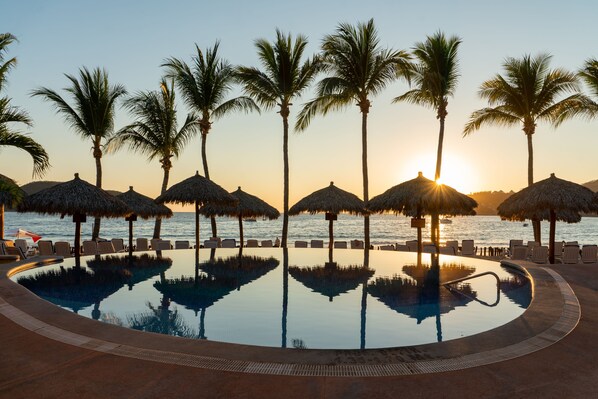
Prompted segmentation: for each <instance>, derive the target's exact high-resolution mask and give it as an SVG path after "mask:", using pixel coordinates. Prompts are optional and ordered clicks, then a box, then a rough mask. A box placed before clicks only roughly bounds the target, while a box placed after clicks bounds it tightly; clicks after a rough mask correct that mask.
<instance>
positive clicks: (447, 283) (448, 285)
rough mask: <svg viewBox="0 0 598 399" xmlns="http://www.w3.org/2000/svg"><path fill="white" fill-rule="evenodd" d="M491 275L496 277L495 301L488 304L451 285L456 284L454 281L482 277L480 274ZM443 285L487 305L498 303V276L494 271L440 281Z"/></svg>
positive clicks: (492, 305)
mask: <svg viewBox="0 0 598 399" xmlns="http://www.w3.org/2000/svg"><path fill="white" fill-rule="evenodd" d="M488 274H490V275H492V276H494V277H495V278H496V302H494V303H493V304H489V303H487V302H485V301H482V300H481V299H478V298H476V297H473V296H471V295H469V294H466V293H465V292H463V291H461V290H459V289H457V288H455V287H451V286H450V285H451V284H456V283H461V282H463V281H466V280H471V279H472V278H478V277H482V276H486V275H488ZM442 285H443V286H445V288H446V289H448V290H450V291H454V292H457V293H459V294H461V295H463V296H464V297H467V298H469V299H471V300H473V301H476V302H479V303H481V304H482V305H485V306H488V307H494V306H496V305H498V303H499V302H500V278H499V277H498V275H497V274H496V273H494V272H483V273H479V274H474V275H473V276H467V277H463V278H458V279H455V280H451V281H447V282H446V283H442Z"/></svg>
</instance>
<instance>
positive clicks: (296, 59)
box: [237, 29, 321, 248]
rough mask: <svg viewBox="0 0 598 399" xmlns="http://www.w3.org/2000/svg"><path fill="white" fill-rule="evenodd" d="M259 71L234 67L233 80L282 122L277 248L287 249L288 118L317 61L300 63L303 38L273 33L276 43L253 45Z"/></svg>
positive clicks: (317, 63) (316, 58) (310, 79)
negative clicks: (282, 164)
mask: <svg viewBox="0 0 598 399" xmlns="http://www.w3.org/2000/svg"><path fill="white" fill-rule="evenodd" d="M255 46H256V48H257V53H258V57H259V59H260V62H261V64H262V68H263V69H262V70H260V69H258V68H254V67H238V68H237V77H238V79H239V80H240V82H241V83H242V84H243V86H244V90H245V93H247V94H248V95H249V96H251V97H252V98H253V99H255V100H256V101H257V103H258V104H259V105H260V106H261V107H263V108H264V109H272V108H274V107H278V108H279V111H278V113H280V116H281V118H282V132H283V141H282V154H283V163H284V166H283V167H284V171H283V174H284V188H283V216H282V239H281V246H282V247H283V248H286V247H287V235H288V229H289V114H290V109H291V105H292V102H293V100H294V99H295V98H298V97H300V96H301V94H302V93H303V92H304V91H305V90H306V89H307V88H308V87H309V85H310V83H311V82H312V81H313V80H314V78H315V76H316V74H317V73H318V71H319V70H320V65H321V63H320V60H319V57H317V56H315V57H313V58H311V59H307V60H305V61H302V58H303V52H304V51H305V47H306V46H307V38H306V37H305V36H303V35H297V37H295V40H294V41H293V39H292V37H291V35H290V34H289V35H285V34H284V33H282V32H281V31H280V30H278V29H277V30H276V40H275V41H274V43H269V42H268V41H267V40H265V39H258V40H256V41H255Z"/></svg>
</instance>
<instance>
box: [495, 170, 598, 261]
mask: <svg viewBox="0 0 598 399" xmlns="http://www.w3.org/2000/svg"><path fill="white" fill-rule="evenodd" d="M597 211H598V197H596V195H595V194H594V193H593V192H592V190H590V189H589V188H587V187H584V186H581V185H579V184H575V183H572V182H570V181H567V180H562V179H559V178H557V177H556V176H555V175H554V173H552V174H551V175H550V177H549V178H548V179H544V180H541V181H539V182H537V183H534V184H532V185H531V186H529V187H526V188H524V189H523V190H521V191H519V192H518V193H515V194H513V195H511V196H510V197H509V198H507V199H506V200H505V201H504V202H503V203H502V204H500V205H499V206H498V214H499V215H500V216H501V217H503V218H505V219H510V220H518V221H523V220H526V219H531V220H549V221H550V240H549V257H550V263H554V237H555V230H556V221H557V220H561V221H563V222H567V223H577V222H579V221H580V220H581V215H580V213H582V212H586V213H590V212H597Z"/></svg>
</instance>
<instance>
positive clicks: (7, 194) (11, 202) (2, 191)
mask: <svg viewBox="0 0 598 399" xmlns="http://www.w3.org/2000/svg"><path fill="white" fill-rule="evenodd" d="M24 197H25V192H24V191H23V190H21V188H20V187H19V186H18V185H17V183H16V182H15V181H14V180H13V179H11V178H10V177H6V176H4V175H2V174H0V240H2V239H4V206H5V205H6V206H8V207H10V208H14V207H15V206H17V204H19V203H20V202H21V201H22V200H23V198H24Z"/></svg>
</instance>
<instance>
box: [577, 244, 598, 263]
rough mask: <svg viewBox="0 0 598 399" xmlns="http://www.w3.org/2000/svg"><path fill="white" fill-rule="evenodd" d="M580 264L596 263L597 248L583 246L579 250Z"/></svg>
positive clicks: (597, 257)
mask: <svg viewBox="0 0 598 399" xmlns="http://www.w3.org/2000/svg"><path fill="white" fill-rule="evenodd" d="M581 261H582V263H598V247H597V246H596V245H584V246H583V247H582V248H581Z"/></svg>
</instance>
